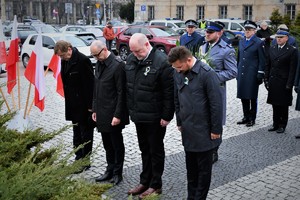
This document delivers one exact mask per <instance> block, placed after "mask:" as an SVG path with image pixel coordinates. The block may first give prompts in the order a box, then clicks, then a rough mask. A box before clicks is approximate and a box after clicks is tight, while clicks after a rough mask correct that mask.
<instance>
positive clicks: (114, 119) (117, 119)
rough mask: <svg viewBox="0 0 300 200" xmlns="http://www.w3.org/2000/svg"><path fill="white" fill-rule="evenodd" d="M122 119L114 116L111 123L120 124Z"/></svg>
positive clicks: (113, 124)
mask: <svg viewBox="0 0 300 200" xmlns="http://www.w3.org/2000/svg"><path fill="white" fill-rule="evenodd" d="M120 122H121V120H120V119H119V118H116V117H114V118H113V119H112V121H111V125H112V126H117V125H118V124H120Z"/></svg>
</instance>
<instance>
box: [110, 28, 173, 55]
mask: <svg viewBox="0 0 300 200" xmlns="http://www.w3.org/2000/svg"><path fill="white" fill-rule="evenodd" d="M134 33H143V34H145V35H146V36H147V38H148V39H149V42H150V44H151V45H152V46H153V47H156V48H157V49H159V50H160V51H162V52H165V53H169V51H170V50H171V48H173V47H175V46H176V41H177V40H178V39H179V36H171V35H170V34H169V33H167V32H166V31H164V30H162V27H157V26H129V27H127V28H126V29H125V30H124V31H122V32H121V33H120V34H119V35H118V36H117V38H116V42H117V47H116V48H117V51H118V53H119V56H120V57H121V59H122V60H126V59H127V56H128V54H129V53H130V49H129V40H130V37H131V36H132V35H133V34H134Z"/></svg>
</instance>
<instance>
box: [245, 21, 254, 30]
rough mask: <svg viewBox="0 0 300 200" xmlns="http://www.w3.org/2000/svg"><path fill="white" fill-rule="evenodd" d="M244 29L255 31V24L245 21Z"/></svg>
mask: <svg viewBox="0 0 300 200" xmlns="http://www.w3.org/2000/svg"><path fill="white" fill-rule="evenodd" d="M244 27H245V29H246V28H250V29H256V28H257V24H256V23H255V22H253V21H251V20H246V21H245V22H244Z"/></svg>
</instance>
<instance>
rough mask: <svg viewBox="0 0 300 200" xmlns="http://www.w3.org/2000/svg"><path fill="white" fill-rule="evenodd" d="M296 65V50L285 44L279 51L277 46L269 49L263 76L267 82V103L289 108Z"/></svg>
mask: <svg viewBox="0 0 300 200" xmlns="http://www.w3.org/2000/svg"><path fill="white" fill-rule="evenodd" d="M297 63H298V50H297V49H296V47H294V46H291V45H289V44H288V43H286V44H285V45H284V47H283V49H281V50H280V51H278V47H277V45H275V46H272V47H271V48H270V55H269V59H268V62H267V65H266V72H265V76H266V79H267V80H268V85H269V93H268V99H267V103H269V104H272V105H281V106H291V105H292V100H293V96H292V92H293V90H292V88H293V85H294V79H295V74H296V69H297Z"/></svg>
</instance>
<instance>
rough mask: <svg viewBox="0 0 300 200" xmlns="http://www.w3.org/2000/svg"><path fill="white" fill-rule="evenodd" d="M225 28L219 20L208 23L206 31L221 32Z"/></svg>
mask: <svg viewBox="0 0 300 200" xmlns="http://www.w3.org/2000/svg"><path fill="white" fill-rule="evenodd" d="M222 29H223V26H222V25H221V24H219V23H217V22H210V21H208V22H207V23H206V32H220V31H221V30H222Z"/></svg>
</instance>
